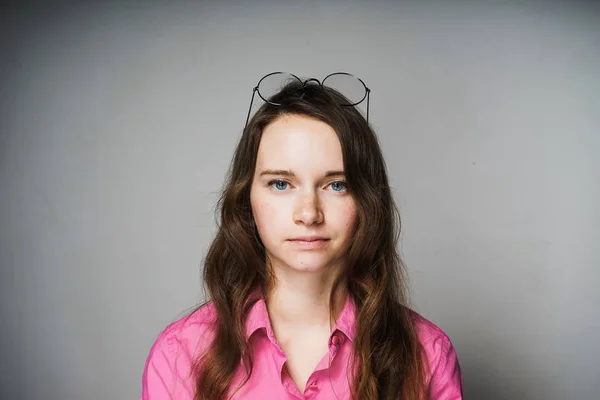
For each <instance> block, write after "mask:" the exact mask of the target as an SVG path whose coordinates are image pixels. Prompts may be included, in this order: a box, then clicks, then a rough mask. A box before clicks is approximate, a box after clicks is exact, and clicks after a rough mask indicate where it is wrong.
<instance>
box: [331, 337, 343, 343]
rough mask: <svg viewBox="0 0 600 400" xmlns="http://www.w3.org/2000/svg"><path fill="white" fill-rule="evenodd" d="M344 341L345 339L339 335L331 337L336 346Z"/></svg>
mask: <svg viewBox="0 0 600 400" xmlns="http://www.w3.org/2000/svg"><path fill="white" fill-rule="evenodd" d="M342 342H343V339H342V338H341V337H339V336H337V335H336V336H334V337H332V338H331V343H332V344H333V345H334V346H339V345H340V344H342Z"/></svg>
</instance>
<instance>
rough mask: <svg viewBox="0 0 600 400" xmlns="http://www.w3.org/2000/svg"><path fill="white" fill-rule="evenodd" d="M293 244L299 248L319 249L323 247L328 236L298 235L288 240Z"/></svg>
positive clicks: (327, 240)
mask: <svg viewBox="0 0 600 400" xmlns="http://www.w3.org/2000/svg"><path fill="white" fill-rule="evenodd" d="M288 241H289V242H290V243H292V244H293V245H294V246H296V247H299V248H301V249H307V250H308V249H320V248H322V247H324V246H325V245H326V244H327V242H329V238H326V237H322V236H299V237H295V238H292V239H289V240H288Z"/></svg>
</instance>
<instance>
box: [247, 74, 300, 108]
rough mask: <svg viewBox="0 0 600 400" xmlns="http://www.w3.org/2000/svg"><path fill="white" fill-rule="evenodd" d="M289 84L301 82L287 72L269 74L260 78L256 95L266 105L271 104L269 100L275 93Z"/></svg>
mask: <svg viewBox="0 0 600 400" xmlns="http://www.w3.org/2000/svg"><path fill="white" fill-rule="evenodd" d="M291 82H300V83H302V81H301V80H300V79H299V78H298V77H296V76H294V75H293V74H290V73H287V72H273V73H270V74H269V75H267V76H265V77H264V78H262V79H261V80H260V82H258V95H259V96H260V97H261V98H262V99H263V100H264V101H266V102H268V103H273V102H272V101H271V98H272V97H273V96H274V95H276V94H277V93H279V92H280V91H281V89H283V88H284V87H285V85H287V84H289V83H291ZM273 104H275V103H273Z"/></svg>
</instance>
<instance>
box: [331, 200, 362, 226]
mask: <svg viewBox="0 0 600 400" xmlns="http://www.w3.org/2000/svg"><path fill="white" fill-rule="evenodd" d="M357 217H358V216H357V213H356V206H355V205H354V202H348V203H347V204H344V205H343V206H342V207H338V208H337V209H336V219H337V220H338V221H340V227H341V228H342V229H343V230H344V231H345V232H346V233H348V234H351V233H352V232H354V229H355V228H356V220H357Z"/></svg>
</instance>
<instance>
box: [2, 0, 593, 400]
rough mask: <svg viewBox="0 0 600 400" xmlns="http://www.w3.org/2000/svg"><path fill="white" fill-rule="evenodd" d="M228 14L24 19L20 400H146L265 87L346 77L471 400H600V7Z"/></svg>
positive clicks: (5, 128)
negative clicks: (366, 96)
mask: <svg viewBox="0 0 600 400" xmlns="http://www.w3.org/2000/svg"><path fill="white" fill-rule="evenodd" d="M211 3H213V2H204V3H202V2H160V1H152V2H148V1H146V2H95V3H92V2H89V3H82V2H79V3H76V2H71V3H64V5H60V4H58V5H57V4H55V5H54V6H52V7H50V6H42V5H33V4H29V5H28V4H25V3H22V4H21V6H19V7H8V6H3V9H2V12H1V16H0V19H1V24H0V26H1V28H0V29H1V39H0V46H1V47H0V54H1V56H0V60H1V61H0V66H1V71H0V72H1V73H0V84H1V86H0V135H1V136H0V235H1V236H0V239H1V240H0V266H1V268H0V273H1V275H0V299H1V305H2V306H1V312H2V314H1V324H2V325H1V326H2V328H1V329H2V330H1V332H2V333H1V347H0V357H1V362H0V365H1V368H2V370H1V371H0V397H1V398H2V399H57V400H63V399H64V400H66V399H90V400H92V399H98V400H100V399H135V398H137V396H139V393H140V380H141V374H142V370H143V367H144V362H145V358H146V356H147V354H148V351H149V348H150V346H151V344H152V343H153V340H154V338H155V337H156V335H157V334H158V333H159V332H160V330H161V329H162V328H164V327H165V325H166V324H167V323H169V322H171V321H174V320H175V319H176V318H178V317H180V316H182V315H183V314H184V313H185V312H186V311H187V310H189V309H190V307H193V306H194V305H195V304H196V302H198V301H200V300H202V299H203V293H202V291H201V286H200V268H201V262H202V258H203V255H204V252H205V250H206V248H207V246H208V244H209V243H210V240H211V238H212V235H213V233H214V220H213V205H214V202H215V200H216V193H217V192H218V190H219V188H220V186H221V183H222V180H223V177H224V174H225V171H226V168H227V166H228V165H229V161H230V157H231V154H232V151H233V147H234V145H235V143H236V141H237V140H238V138H239V136H240V133H241V129H242V127H243V123H244V120H245V117H246V112H247V107H248V103H249V101H250V95H251V89H252V87H253V86H254V85H255V84H256V82H257V80H258V79H259V78H260V77H261V76H262V75H264V74H265V73H267V72H271V71H274V70H284V71H290V72H295V73H297V74H299V75H301V76H315V77H323V76H325V75H326V74H327V73H329V72H333V71H338V70H343V71H349V72H352V73H355V74H356V75H358V76H360V77H361V78H363V79H364V81H365V82H366V83H367V84H368V85H369V86H370V88H371V89H372V96H371V120H372V123H373V126H374V127H375V129H376V130H377V132H378V134H379V136H380V138H381V142H382V144H383V148H384V151H385V156H386V158H387V161H388V166H389V170H390V176H391V184H392V186H393V188H394V193H395V196H396V198H397V200H398V203H399V205H400V210H401V213H402V216H403V236H402V242H401V249H402V254H403V256H404V258H405V261H406V262H407V264H408V266H409V268H410V276H411V282H412V288H413V292H414V297H413V299H414V303H415V307H416V309H417V310H418V311H419V312H421V313H422V314H423V315H424V316H426V317H427V318H429V319H431V320H433V321H434V322H435V323H437V324H438V325H439V326H441V327H442V328H443V329H444V330H445V331H446V332H447V333H448V334H449V335H450V337H451V338H452V340H453V342H454V344H455V346H456V348H457V351H458V353H459V357H460V361H461V364H462V368H463V372H464V378H465V384H466V394H467V397H468V398H471V399H492V400H495V399H540V400H542V399H544V400H548V399H556V400H558V399H597V398H598V397H597V396H598V395H597V393H596V392H597V388H598V378H599V377H600V372H599V368H598V365H597V363H598V359H600V351H599V347H600V344H599V343H598V331H599V328H600V316H599V305H600V295H599V294H598V293H599V291H598V290H597V286H598V284H599V283H600V272H599V268H598V267H599V266H600V251H599V250H598V240H599V239H600V206H599V204H600V189H599V186H600V157H599V156H600V8H599V7H598V5H597V4H595V3H591V2H588V3H585V2H567V1H564V2H557V1H546V2H474V1H473V2H466V1H461V2H457V1H453V2H448V1H446V2H441V1H440V2H435V3H434V2H421V3H416V2H415V3H408V2H360V3H359V2H328V3H326V5H325V4H321V3H320V2H314V1H296V2H293V3H286V4H279V3H281V2H279V1H252V2H250V1H248V2H244V3H242V2H239V3H231V2H220V3H219V4H218V5H217V4H216V3H217V2H214V3H215V4H211Z"/></svg>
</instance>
